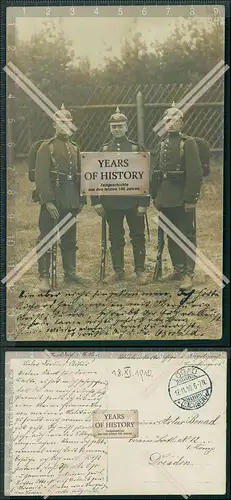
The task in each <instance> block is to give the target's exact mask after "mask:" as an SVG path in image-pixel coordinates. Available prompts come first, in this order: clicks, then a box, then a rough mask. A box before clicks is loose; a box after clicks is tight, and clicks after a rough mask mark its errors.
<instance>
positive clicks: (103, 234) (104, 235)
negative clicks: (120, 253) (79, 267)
mask: <svg viewBox="0 0 231 500" xmlns="http://www.w3.org/2000/svg"><path fill="white" fill-rule="evenodd" d="M106 252H107V223H106V219H105V217H102V226H101V260H100V278H99V279H100V281H103V279H104V278H105V267H106Z"/></svg>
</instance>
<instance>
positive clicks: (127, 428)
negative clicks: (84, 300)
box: [92, 410, 138, 438]
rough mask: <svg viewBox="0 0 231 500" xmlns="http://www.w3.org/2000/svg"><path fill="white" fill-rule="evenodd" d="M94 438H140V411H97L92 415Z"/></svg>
mask: <svg viewBox="0 0 231 500" xmlns="http://www.w3.org/2000/svg"><path fill="white" fill-rule="evenodd" d="M92 426H93V434H94V437H103V438H115V437H117V438H118V437H122V438H136V437H138V410H125V411H124V410H96V411H94V412H93V414H92Z"/></svg>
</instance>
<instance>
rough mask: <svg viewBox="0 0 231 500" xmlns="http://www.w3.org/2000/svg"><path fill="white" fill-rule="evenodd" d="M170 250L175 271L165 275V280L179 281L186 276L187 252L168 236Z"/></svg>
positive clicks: (163, 279)
mask: <svg viewBox="0 0 231 500" xmlns="http://www.w3.org/2000/svg"><path fill="white" fill-rule="evenodd" d="M168 251H169V255H170V258H171V261H172V266H173V271H172V272H171V273H169V274H166V275H165V276H163V278H162V280H161V281H163V282H174V281H176V282H179V281H181V280H182V279H183V277H184V271H185V253H184V252H183V250H182V248H180V247H179V246H178V245H177V243H175V241H173V240H172V239H171V238H170V237H168Z"/></svg>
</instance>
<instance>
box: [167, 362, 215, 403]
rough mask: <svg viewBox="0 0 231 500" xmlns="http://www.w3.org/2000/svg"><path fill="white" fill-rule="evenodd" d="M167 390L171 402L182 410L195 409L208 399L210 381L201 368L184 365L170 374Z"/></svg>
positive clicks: (210, 389) (210, 387)
mask: <svg viewBox="0 0 231 500" xmlns="http://www.w3.org/2000/svg"><path fill="white" fill-rule="evenodd" d="M168 392H169V396H170V398H171V400H172V401H173V403H175V405H176V406H178V407H179V408H181V409H182V410H197V409H198V408H201V407H202V406H204V405H205V404H206V403H207V402H208V400H209V399H210V396H211V394H212V382H211V380H210V377H209V376H208V374H207V373H206V372H205V371H204V370H202V369H201V368H198V367H197V366H186V367H183V368H180V369H179V370H177V371H176V372H175V373H174V374H173V375H172V376H171V378H170V380H169V384H168Z"/></svg>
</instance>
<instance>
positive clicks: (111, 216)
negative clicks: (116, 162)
mask: <svg viewBox="0 0 231 500" xmlns="http://www.w3.org/2000/svg"><path fill="white" fill-rule="evenodd" d="M109 123H110V131H111V134H112V136H113V139H112V140H111V141H110V142H109V143H107V144H104V145H103V146H102V148H101V151H108V152H113V151H121V152H135V151H144V148H143V146H141V144H138V143H136V142H133V141H130V140H129V139H128V138H127V136H126V133H127V130H128V125H127V117H126V116H125V115H124V114H123V113H121V112H120V110H119V108H118V107H117V109H116V112H115V113H114V114H113V115H112V116H111V118H110V120H109ZM149 203H150V199H149V196H137V197H133V196H100V197H97V196H93V197H92V205H93V206H94V208H95V210H96V212H97V214H98V215H99V216H101V217H104V216H105V217H106V220H107V222H108V225H109V240H110V244H111V248H110V251H111V259H112V266H113V269H114V273H113V274H112V275H111V276H109V277H108V278H106V280H105V282H106V283H111V282H112V283H113V282H118V281H122V280H123V279H124V246H125V240H124V234H125V231H124V217H126V219H127V223H128V226H129V230H130V238H131V243H132V247H133V255H134V264H135V272H136V275H137V282H138V284H139V285H145V284H146V283H147V281H148V280H147V275H146V273H145V222H144V216H145V213H146V211H147V207H148V206H149Z"/></svg>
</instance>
